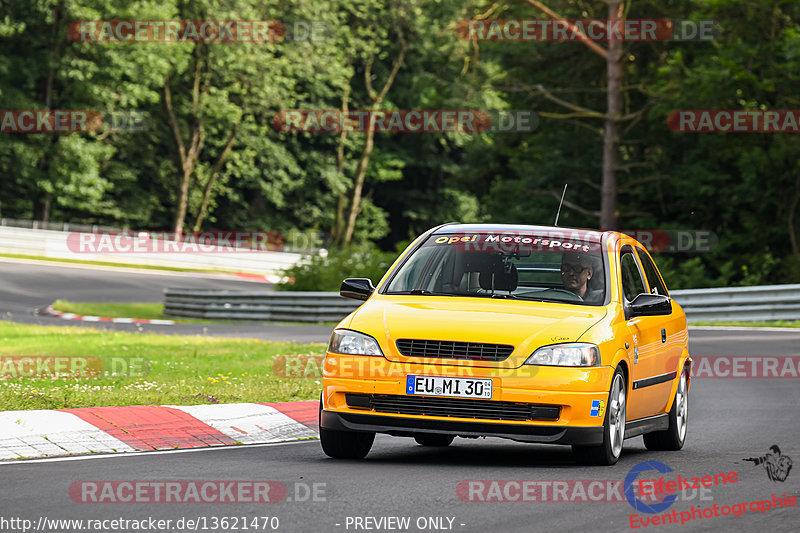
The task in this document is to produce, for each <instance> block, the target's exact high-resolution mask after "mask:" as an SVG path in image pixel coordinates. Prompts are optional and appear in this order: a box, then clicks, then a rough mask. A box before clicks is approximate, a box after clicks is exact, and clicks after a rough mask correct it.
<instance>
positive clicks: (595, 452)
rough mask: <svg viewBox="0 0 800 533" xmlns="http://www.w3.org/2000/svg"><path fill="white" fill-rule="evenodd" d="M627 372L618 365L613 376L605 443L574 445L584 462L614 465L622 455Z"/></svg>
mask: <svg viewBox="0 0 800 533" xmlns="http://www.w3.org/2000/svg"><path fill="white" fill-rule="evenodd" d="M627 398H628V396H627V392H626V387H625V374H624V373H623V372H622V369H621V368H619V367H617V369H616V371H614V377H613V378H611V390H609V392H608V404H607V405H608V408H607V409H606V417H605V420H604V421H603V443H602V444H600V445H599V446H572V452H573V454H575V457H576V459H577V460H578V462H579V463H582V464H591V465H613V464H616V462H617V461H618V460H619V456H620V455H622V441H623V440H624V439H625V416H626V405H627V403H626V402H627Z"/></svg>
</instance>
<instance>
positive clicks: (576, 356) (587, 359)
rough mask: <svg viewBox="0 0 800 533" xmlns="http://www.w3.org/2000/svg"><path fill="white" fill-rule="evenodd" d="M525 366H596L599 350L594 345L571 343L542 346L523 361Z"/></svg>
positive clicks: (598, 360) (598, 362)
mask: <svg viewBox="0 0 800 533" xmlns="http://www.w3.org/2000/svg"><path fill="white" fill-rule="evenodd" d="M525 364H526V365H547V366H597V365H599V364H600V349H599V348H598V347H597V346H595V345H594V344H588V343H585V342H573V343H569V344H555V345H553V346H542V347H541V348H539V349H538V350H536V351H535V352H533V355H531V356H530V357H528V360H527V361H525Z"/></svg>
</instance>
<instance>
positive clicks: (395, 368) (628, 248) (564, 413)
mask: <svg viewBox="0 0 800 533" xmlns="http://www.w3.org/2000/svg"><path fill="white" fill-rule="evenodd" d="M341 294H342V296H346V297H350V298H356V299H360V300H365V302H364V303H363V304H362V305H361V306H360V307H359V308H358V309H356V310H355V311H354V312H353V313H351V314H350V315H349V316H348V317H347V318H345V319H344V320H342V321H341V322H340V323H339V324H338V326H337V327H336V329H335V330H334V332H333V335H332V336H331V340H330V344H329V346H328V350H327V353H326V356H325V361H324V365H323V383H322V384H323V390H322V402H321V405H320V439H321V442H322V449H323V450H324V452H325V453H326V454H327V455H329V456H330V457H335V458H351V459H352V458H363V457H365V456H366V455H367V453H369V450H370V448H371V447H372V444H373V441H374V439H375V434H376V433H387V434H390V435H396V436H402V437H413V438H414V439H415V440H416V441H417V443H419V444H421V445H423V446H447V445H449V444H450V443H451V442H452V441H453V439H454V438H455V437H456V436H458V437H463V438H477V437H483V436H490V437H503V438H507V439H513V440H516V441H522V442H535V443H550V444H569V445H572V449H573V452H574V454H575V455H576V457H577V459H578V460H579V461H580V462H582V463H588V464H603V465H610V464H614V463H616V462H617V460H618V459H619V457H620V454H621V453H622V442H623V440H624V439H627V438H631V437H635V436H638V435H643V436H644V442H645V445H646V446H647V448H648V449H651V450H652V449H658V450H679V449H680V448H682V447H683V443H684V441H685V439H686V430H687V421H688V389H689V382H690V376H691V374H690V365H691V362H692V361H691V357H690V356H689V351H688V335H687V329H686V315H685V314H684V312H683V310H682V309H681V307H680V306H679V305H678V304H676V303H675V302H673V301H672V300H671V299H670V297H669V293H668V292H667V288H666V285H665V283H664V280H663V279H662V278H661V275H660V273H659V271H658V269H657V268H656V265H655V263H654V262H653V259H652V258H651V257H650V255H649V254H648V253H647V251H646V250H645V249H644V247H643V246H642V245H641V244H639V243H638V242H637V241H636V240H634V239H632V238H630V237H628V236H626V235H624V234H622V233H618V232H613V231H606V232H599V231H590V230H577V229H574V230H573V229H565V228H557V227H540V226H517V225H513V226H512V225H490V224H472V225H462V224H445V225H442V226H438V227H436V228H433V229H431V230H429V231H427V232H426V233H425V234H423V235H422V236H420V237H419V238H417V239H416V240H415V241H414V242H413V243H412V244H411V245H410V246H409V247H408V248H407V249H406V250H405V251H404V252H403V254H402V255H401V256H400V257H399V258H398V259H397V261H396V262H395V263H394V264H393V265H392V266H391V268H390V269H389V271H388V272H387V273H386V275H385V276H384V277H383V279H381V281H380V282H379V283H378V286H377V287H373V285H372V282H371V281H370V280H368V279H363V278H354V279H347V280H345V281H344V282H343V283H342V288H341Z"/></svg>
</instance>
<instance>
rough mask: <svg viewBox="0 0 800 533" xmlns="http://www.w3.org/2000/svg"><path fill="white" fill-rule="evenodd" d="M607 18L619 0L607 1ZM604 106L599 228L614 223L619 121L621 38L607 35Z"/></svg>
mask: <svg viewBox="0 0 800 533" xmlns="http://www.w3.org/2000/svg"><path fill="white" fill-rule="evenodd" d="M608 18H609V19H610V20H613V19H620V18H622V6H621V4H620V2H619V0H610V1H609V4H608ZM606 71H607V74H608V83H607V90H608V92H607V95H606V102H607V109H606V124H605V135H604V137H603V183H602V187H601V199H600V229H603V230H607V229H615V228H616V226H617V167H618V166H619V121H620V118H621V117H622V42H621V41H619V40H617V39H614V38H613V37H611V38H610V40H609V42H608V54H607V55H606Z"/></svg>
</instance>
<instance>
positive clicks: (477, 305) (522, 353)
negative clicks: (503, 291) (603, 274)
mask: <svg viewBox="0 0 800 533" xmlns="http://www.w3.org/2000/svg"><path fill="white" fill-rule="evenodd" d="M605 315H606V308H605V307H603V306H582V305H570V304H563V303H550V302H532V301H523V300H501V299H493V298H472V297H450V296H416V295H413V296H404V295H380V294H379V295H375V296H373V297H372V298H370V299H369V300H368V301H366V302H365V303H364V304H363V305H362V306H361V307H360V308H359V309H358V311H357V312H356V313H355V314H354V315H353V317H352V320H351V321H350V323H349V324H348V326H347V328H348V329H352V330H356V331H361V332H363V333H367V334H369V335H372V336H373V337H375V338H376V339H377V340H378V342H379V343H380V345H381V349H382V350H383V351H384V354H385V355H386V358H387V359H389V360H391V361H400V362H403V361H416V360H418V358H409V357H405V356H403V355H402V354H400V352H399V351H398V349H397V346H396V344H395V342H396V341H397V339H427V340H445V341H459V342H480V343H491V344H509V345H511V346H513V347H514V351H513V352H512V354H511V356H510V357H509V358H508V359H507V360H506V361H504V362H502V363H492V362H484V361H465V360H452V359H451V360H450V361H452V362H453V363H454V364H455V365H466V366H485V367H493V366H503V367H509V366H512V367H517V366H520V365H521V364H522V363H523V362H524V361H525V359H527V358H528V356H530V354H531V353H533V351H534V350H535V349H536V348H538V347H540V346H546V345H549V344H557V343H561V342H575V341H577V340H578V338H579V337H580V336H581V335H582V334H583V333H584V332H585V331H586V330H587V329H589V328H590V327H591V326H592V325H594V324H596V323H597V322H598V321H599V320H601V319H602V318H603V317H604V316H605Z"/></svg>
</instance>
